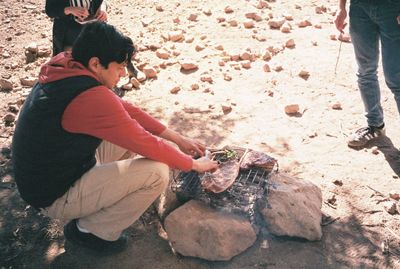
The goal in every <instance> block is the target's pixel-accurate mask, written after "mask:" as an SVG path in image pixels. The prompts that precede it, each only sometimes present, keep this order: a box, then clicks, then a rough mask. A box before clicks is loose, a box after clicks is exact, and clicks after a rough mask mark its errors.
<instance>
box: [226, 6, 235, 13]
mask: <svg viewBox="0 0 400 269" xmlns="http://www.w3.org/2000/svg"><path fill="white" fill-rule="evenodd" d="M224 11H225V13H226V14H229V13H232V12H233V9H232V8H231V7H230V6H227V7H225V9H224Z"/></svg>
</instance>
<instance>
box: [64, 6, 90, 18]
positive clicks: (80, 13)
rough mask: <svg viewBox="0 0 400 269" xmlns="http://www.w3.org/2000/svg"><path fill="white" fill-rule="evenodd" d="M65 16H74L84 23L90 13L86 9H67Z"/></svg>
mask: <svg viewBox="0 0 400 269" xmlns="http://www.w3.org/2000/svg"><path fill="white" fill-rule="evenodd" d="M64 14H65V15H74V16H75V17H76V18H77V19H78V20H80V21H83V20H84V19H85V18H86V17H87V16H89V11H88V10H87V9H86V8H84V7H66V8H65V9H64Z"/></svg>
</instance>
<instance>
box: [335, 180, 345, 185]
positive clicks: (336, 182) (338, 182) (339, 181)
mask: <svg viewBox="0 0 400 269" xmlns="http://www.w3.org/2000/svg"><path fill="white" fill-rule="evenodd" d="M333 184H335V185H337V186H343V181H341V180H340V179H335V180H334V181H333Z"/></svg>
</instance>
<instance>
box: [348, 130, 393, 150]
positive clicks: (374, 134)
mask: <svg viewBox="0 0 400 269" xmlns="http://www.w3.org/2000/svg"><path fill="white" fill-rule="evenodd" d="M384 135H385V128H383V127H382V128H379V127H373V126H367V127H363V128H360V129H358V130H357V131H355V133H354V134H353V135H351V136H350V138H349V140H348V141H347V144H348V146H349V147H354V148H358V147H364V146H365V145H366V144H367V143H368V142H370V141H372V140H374V139H376V138H378V137H380V136H384Z"/></svg>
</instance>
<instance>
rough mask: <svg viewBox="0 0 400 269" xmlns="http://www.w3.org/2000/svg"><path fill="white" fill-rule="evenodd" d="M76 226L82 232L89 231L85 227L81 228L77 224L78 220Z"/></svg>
mask: <svg viewBox="0 0 400 269" xmlns="http://www.w3.org/2000/svg"><path fill="white" fill-rule="evenodd" d="M76 227H77V228H78V230H79V231H80V232H82V233H90V232H89V231H88V230H86V229H85V228H82V227H81V226H79V220H77V221H76Z"/></svg>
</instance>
